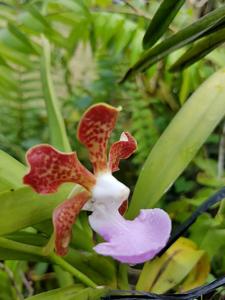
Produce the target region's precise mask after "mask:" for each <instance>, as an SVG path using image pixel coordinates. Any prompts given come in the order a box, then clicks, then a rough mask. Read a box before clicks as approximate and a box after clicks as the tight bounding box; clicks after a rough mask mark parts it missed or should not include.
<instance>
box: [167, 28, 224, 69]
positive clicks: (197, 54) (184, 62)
mask: <svg viewBox="0 0 225 300" xmlns="http://www.w3.org/2000/svg"><path fill="white" fill-rule="evenodd" d="M224 41H225V28H223V29H220V30H218V31H217V32H213V33H211V34H209V35H207V36H206V37H204V38H203V39H201V40H200V41H198V42H196V44H194V45H193V46H192V47H191V48H190V49H188V50H187V51H186V52H185V53H184V54H183V55H182V56H181V57H180V58H179V59H178V60H177V61H176V62H175V63H174V64H173V65H172V66H171V67H170V69H169V70H170V71H171V72H177V71H181V70H183V69H185V68H187V67H189V66H190V65H192V64H194V63H195V62H196V61H198V60H200V59H201V58H203V57H204V56H206V55H207V54H208V53H210V52H211V51H213V50H214V49H215V48H217V47H218V46H219V45H221V44H222V43H223V42H224Z"/></svg>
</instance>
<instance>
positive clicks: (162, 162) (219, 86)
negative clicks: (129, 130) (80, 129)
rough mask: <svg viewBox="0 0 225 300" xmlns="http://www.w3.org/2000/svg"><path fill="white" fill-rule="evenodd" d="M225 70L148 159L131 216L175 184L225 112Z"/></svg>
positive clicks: (188, 106) (181, 115)
mask: <svg viewBox="0 0 225 300" xmlns="http://www.w3.org/2000/svg"><path fill="white" fill-rule="evenodd" d="M224 81H225V69H222V70H220V71H218V72H217V73H215V74H214V75H212V76H211V77H210V78H209V79H208V80H207V81H205V82H204V83H203V84H202V85H201V86H200V87H199V88H198V89H197V90H196V92H195V93H194V94H193V95H192V96H191V97H190V98H189V99H188V100H187V101H186V103H185V104H184V105H183V107H182V108H181V109H180V111H179V112H178V113H177V115H176V116H175V117H174V119H173V120H172V121H171V123H170V124H169V126H168V127H167V128H166V130H165V131H164V133H163V134H162V136H161V137H160V138H159V140H158V142H157V143H156V145H155V146H154V148H153V149H152V151H151V153H150V154H149V157H148V158H147V160H146V162H145V164H144V166H143V168H142V170H141V173H140V176H139V178H138V182H137V184H136V187H135V191H134V194H133V198H132V201H131V205H130V208H129V210H128V214H127V216H128V217H129V218H132V217H135V216H136V215H137V214H138V212H139V210H140V209H141V208H150V207H152V206H154V205H155V203H156V202H157V201H158V200H159V199H160V198H161V197H162V195H163V194H164V193H165V192H166V191H167V190H168V189H169V187H170V186H171V185H172V184H173V183H174V181H175V180H176V179H177V177H178V176H179V175H180V174H181V173H182V172H183V170H184V169H185V168H186V166H187V165H188V163H189V162H190V161H191V160H192V159H193V157H194V156H195V154H196V153H197V151H198V150H199V148H200V147H201V146H202V145H203V143H204V142H205V141H206V139H207V137H208V136H209V135H210V133H211V132H212V131H213V129H214V128H215V127H216V125H217V124H218V123H219V122H220V120H221V119H222V118H223V117H224V114H225V101H224V98H225V85H224Z"/></svg>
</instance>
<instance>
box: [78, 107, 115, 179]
mask: <svg viewBox="0 0 225 300" xmlns="http://www.w3.org/2000/svg"><path fill="white" fill-rule="evenodd" d="M117 115H118V110H117V109H116V108H115V107H112V106H110V105H107V104H104V103H100V104H96V105H93V106H91V107H90V108H89V109H88V110H87V111H86V112H85V113H84V115H83V117H82V119H81V121H80V124H79V127H78V133H77V136H78V139H79V141H80V142H81V143H82V144H84V145H85V146H86V147H87V149H88V151H89V157H90V161H91V162H92V164H93V168H94V172H95V173H97V172H101V171H104V170H106V169H107V155H106V150H107V142H108V139H109V136H110V134H111V132H112V130H113V128H114V127H115V123H116V119H117Z"/></svg>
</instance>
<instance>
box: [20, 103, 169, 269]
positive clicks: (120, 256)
mask: <svg viewBox="0 0 225 300" xmlns="http://www.w3.org/2000/svg"><path fill="white" fill-rule="evenodd" d="M118 113H119V110H118V109H116V108H114V107H112V106H110V105H107V104H104V103H100V104H96V105H93V106H91V107H90V108H89V109H88V110H87V111H86V112H85V113H84V115H83V116H82V118H81V121H80V124H79V126H78V134H77V136H78V139H79V141H80V142H81V143H82V144H83V145H84V146H85V147H86V148H87V150H88V152H89V158H90V161H91V163H92V165H93V173H91V172H90V171H89V170H87V169H86V167H84V166H83V165H82V164H81V163H80V161H79V160H78V158H77V155H76V153H75V152H72V153H62V152H60V151H58V150H57V149H55V148H53V147H52V146H50V145H37V146H35V147H33V148H31V149H30V150H29V151H28V152H27V156H26V158H27V163H28V165H29V167H30V170H29V173H28V174H27V175H25V176H24V183H25V184H28V185H30V186H32V187H33V188H34V190H35V191H36V192H37V193H41V194H48V193H54V192H56V191H57V188H58V187H59V186H60V185H61V184H62V183H65V182H73V183H77V184H80V185H81V186H83V187H84V188H85V191H83V192H80V193H78V194H77V195H75V196H72V197H71V198H69V199H66V200H65V201H64V202H62V203H61V204H60V205H59V206H58V207H57V208H56V209H55V210H54V212H53V225H54V233H55V235H54V236H55V251H56V253H57V254H58V255H66V254H67V252H68V247H69V242H70V238H71V231H72V225H73V224H74V222H75V220H76V217H77V216H78V214H79V212H80V210H81V209H88V210H90V211H92V213H91V215H90V216H89V223H90V225H91V227H92V228H93V230H95V231H96V232H97V233H99V234H100V235H101V236H102V237H103V238H104V240H105V242H103V243H100V244H98V245H96V246H95V247H94V249H95V251H96V252H97V253H99V254H101V255H105V256H112V257H113V258H115V259H117V260H119V261H121V262H124V263H130V264H136V263H142V262H144V261H146V260H149V259H151V258H153V257H154V256H155V255H156V254H157V253H158V252H159V251H160V250H161V249H162V248H163V247H164V246H165V244H166V243H167V240H168V238H169V236H170V232H171V221H170V218H169V216H168V215H167V213H166V212H164V211H163V210H161V209H145V210H141V212H140V214H139V216H138V217H137V218H135V219H134V220H132V221H130V220H126V219H125V218H124V217H123V216H122V215H123V214H124V212H125V210H126V208H127V203H128V202H127V199H128V197H129V193H130V191H129V188H128V187H126V186H125V185H124V184H123V183H121V182H120V181H118V180H117V179H116V178H115V177H113V175H112V173H113V172H115V171H117V170H119V162H120V160H121V159H126V158H128V157H129V156H130V155H132V154H133V153H134V151H135V150H136V148H137V144H136V141H135V139H134V138H133V137H132V135H131V134H130V133H128V132H123V133H122V135H121V138H120V140H119V141H118V142H115V143H114V144H112V145H111V147H110V150H109V155H108V156H107V144H108V140H109V137H110V135H111V132H112V130H113V128H114V127H115V123H116V120H117V117H118Z"/></svg>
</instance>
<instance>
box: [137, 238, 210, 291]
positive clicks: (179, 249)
mask: <svg viewBox="0 0 225 300" xmlns="http://www.w3.org/2000/svg"><path fill="white" fill-rule="evenodd" d="M204 255H205V252H204V251H203V250H198V249H197V246H196V244H195V243H194V242H192V241H191V240H188V239H186V238H180V239H179V240H178V241H177V242H176V243H174V244H173V245H172V246H171V247H170V248H169V249H168V250H167V251H166V253H164V254H163V255H162V256H161V257H157V258H156V259H154V260H153V261H151V262H148V263H146V264H145V266H144V268H143V271H142V273H141V275H140V278H139V280H138V283H137V290H142V291H151V292H154V293H165V292H167V291H169V290H171V289H172V288H175V287H176V286H177V285H179V284H180V283H181V282H182V281H183V280H184V279H185V277H186V276H187V275H188V274H190V272H191V271H192V270H193V269H194V268H195V266H197V264H198V263H199V262H200V260H201V259H202V257H203V256H204ZM187 285H188V283H187Z"/></svg>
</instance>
